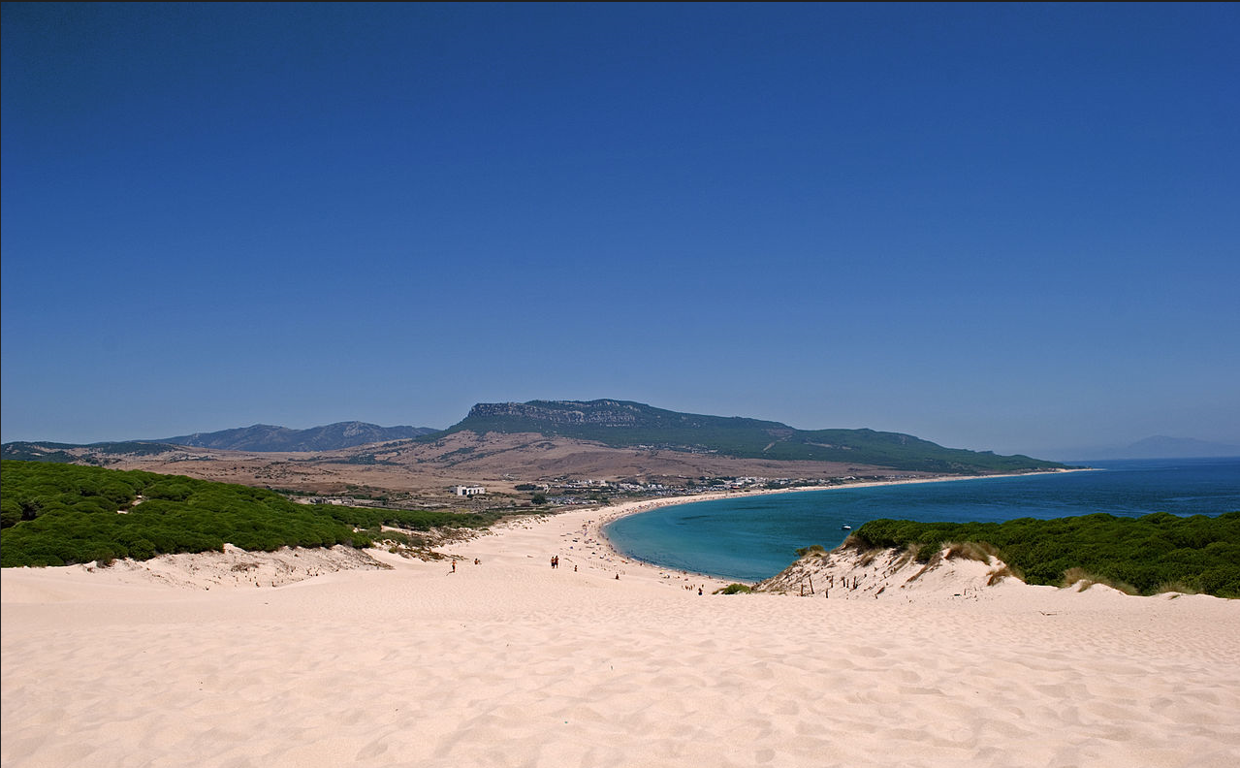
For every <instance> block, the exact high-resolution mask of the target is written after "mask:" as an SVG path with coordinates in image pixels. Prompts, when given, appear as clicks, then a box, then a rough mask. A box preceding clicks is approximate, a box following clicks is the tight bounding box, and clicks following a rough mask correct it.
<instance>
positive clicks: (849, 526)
mask: <svg viewBox="0 0 1240 768" xmlns="http://www.w3.org/2000/svg"><path fill="white" fill-rule="evenodd" d="M840 530H841V531H851V530H852V526H851V525H841V526H840Z"/></svg>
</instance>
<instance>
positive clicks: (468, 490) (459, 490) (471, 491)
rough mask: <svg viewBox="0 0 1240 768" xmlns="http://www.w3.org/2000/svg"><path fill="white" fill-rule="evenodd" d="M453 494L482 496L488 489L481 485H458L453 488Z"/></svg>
mask: <svg viewBox="0 0 1240 768" xmlns="http://www.w3.org/2000/svg"><path fill="white" fill-rule="evenodd" d="M452 492H453V493H455V494H456V495H457V496H481V495H483V494H484V493H486V492H487V489H486V488H483V487H482V486H481V485H456V486H453V487H452Z"/></svg>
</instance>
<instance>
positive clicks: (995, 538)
mask: <svg viewBox="0 0 1240 768" xmlns="http://www.w3.org/2000/svg"><path fill="white" fill-rule="evenodd" d="M946 542H979V543H988V544H990V545H992V546H993V547H995V548H997V550H998V555H999V558H1000V559H1001V560H1003V561H1004V562H1005V563H1007V564H1008V565H1009V566H1011V567H1012V568H1014V569H1017V570H1019V571H1020V572H1021V573H1022V574H1023V576H1024V579H1025V581H1026V582H1027V583H1029V584H1052V585H1059V584H1061V583H1062V582H1063V580H1064V576H1065V573H1067V572H1068V571H1069V570H1071V569H1080V570H1079V571H1078V573H1079V572H1080V571H1083V572H1084V573H1087V574H1089V575H1090V576H1092V577H1094V578H1099V579H1102V580H1108V581H1111V582H1114V583H1116V584H1118V585H1121V586H1124V585H1128V586H1131V587H1132V589H1133V591H1135V592H1136V593H1138V594H1143V595H1149V594H1154V593H1156V592H1161V591H1165V590H1167V589H1176V590H1177V591H1192V592H1204V593H1206V594H1211V595H1218V596H1220V597H1240V512H1228V513H1226V514H1222V515H1219V516H1217V517H1207V516H1205V515H1194V516H1192V517H1176V516H1175V515H1170V514H1167V513H1166V512H1160V513H1156V514H1152V515H1146V516H1145V517H1140V518H1130V517H1116V516H1114V515H1107V514H1096V515H1084V516H1081V517H1063V518H1059V519H1055V520H1035V519H1033V518H1030V517H1023V518H1020V519H1018V520H1009V521H1007V522H1004V523H917V522H913V521H910V520H872V521H870V522H868V523H866V524H865V525H862V526H861V527H860V528H859V529H858V530H857V531H856V532H855V533H853V535H852V536H851V537H850V538H849V541H847V542H845V546H858V547H862V548H870V547H900V548H903V547H909V546H916V547H917V548H918V559H920V560H923V561H924V560H927V559H929V558H930V557H932V556H933V555H934V553H936V552H938V551H939V550H940V549H941V548H942V546H943V545H944V543H946Z"/></svg>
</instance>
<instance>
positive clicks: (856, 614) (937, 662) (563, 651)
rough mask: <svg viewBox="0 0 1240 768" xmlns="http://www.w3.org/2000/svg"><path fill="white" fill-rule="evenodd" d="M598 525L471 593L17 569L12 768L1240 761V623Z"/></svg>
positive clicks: (1235, 616)
mask: <svg viewBox="0 0 1240 768" xmlns="http://www.w3.org/2000/svg"><path fill="white" fill-rule="evenodd" d="M598 519H599V513H597V512H573V513H569V514H565V515H561V516H558V517H554V518H549V519H545V520H543V521H540V522H527V523H520V524H516V525H512V526H509V527H508V528H507V529H506V530H503V531H502V532H500V533H499V534H497V535H489V536H484V537H481V538H478V539H476V540H473V541H469V542H464V543H461V544H457V545H454V546H453V547H452V548H450V550H449V551H451V552H454V553H455V554H457V555H459V556H461V557H463V558H465V559H464V560H461V561H460V562H458V565H457V572H456V573H450V572H449V569H450V566H449V564H448V563H447V562H439V563H421V562H412V561H405V560H402V559H400V558H397V557H394V556H390V555H387V554H386V553H381V554H380V555H379V557H380V558H381V559H383V560H384V561H385V562H389V563H391V564H392V565H393V566H394V568H393V569H392V570H384V571H365V570H354V571H340V572H334V573H326V574H325V575H320V576H317V577H314V578H310V579H307V580H304V581H300V582H297V583H291V584H287V585H285V586H277V587H275V588H272V587H270V586H266V585H264V584H262V582H261V579H260V580H259V585H258V586H254V585H253V584H249V585H248V586H246V585H244V584H242V585H240V586H228V585H227V584H225V583H224V580H222V579H220V580H215V581H212V580H211V578H213V577H210V578H206V580H205V581H203V580H202V579H203V578H204V577H203V574H202V573H201V572H199V573H197V576H196V578H198V579H199V581H192V583H187V584H185V585H182V586H180V587H177V586H169V583H170V582H171V581H173V579H171V578H170V577H168V576H167V575H165V576H164V577H163V578H160V579H156V578H153V577H152V578H145V577H143V576H142V574H141V573H140V569H139V570H124V569H118V568H112V569H105V570H97V571H95V572H93V573H91V572H87V571H86V570H85V569H83V568H58V569H42V570H24V569H22V570H16V569H5V570H4V572H3V575H2V577H0V586H2V593H3V594H2V601H3V622H2V640H3V652H2V654H0V656H2V678H3V741H2V746H0V761H2V763H3V765H4V766H14V767H15V768H16V766H22V767H23V768H26V767H29V768H37V767H38V766H56V767H60V766H79V765H80V766H92V767H98V766H152V767H154V766H184V765H202V766H229V767H230V768H240V767H241V766H298V767H301V766H342V765H362V766H388V765H392V766H396V765H403V766H453V767H454V768H457V767H459V766H543V765H545V766H557V767H558V766H755V765H777V766H834V765H838V766H850V767H851V766H879V765H881V766H925V765H934V766H940V765H943V766H946V765H951V766H958V765H968V766H972V765H996V766H1003V767H1004V768H1010V767H1012V766H1125V767H1126V768H1127V767H1128V766H1219V767H1220V768H1222V767H1223V766H1228V767H1229V768H1230V767H1231V766H1235V765H1238V764H1240V715H1238V714H1237V713H1240V602H1237V601H1225V600H1219V599H1215V598H1209V597H1179V598H1177V599H1168V598H1166V597H1159V598H1133V597H1125V596H1122V595H1118V594H1117V593H1114V592H1111V591H1109V590H1105V589H1102V588H1095V589H1091V590H1089V591H1087V592H1083V593H1077V592H1073V591H1067V590H1064V591H1060V590H1053V589H1046V588H1032V587H1023V586H1019V585H1011V584H1009V585H1005V586H1003V587H1001V588H1000V589H998V590H997V591H995V592H993V593H988V596H987V599H979V600H966V599H962V598H955V597H953V594H955V593H954V592H950V591H949V590H951V589H952V588H953V587H952V582H951V581H950V580H943V579H940V580H939V581H940V588H939V589H928V588H927V589H924V590H922V591H921V592H919V593H918V599H916V600H913V601H912V602H909V601H907V600H883V599H879V600H834V599H818V598H805V599H801V598H797V597H784V596H776V595H735V596H712V595H711V594H710V591H711V589H712V587H715V586H717V585H718V584H717V583H713V582H707V581H705V580H703V579H701V578H700V577H686V576H682V575H681V574H674V573H670V572H664V571H660V570H659V569H656V568H651V567H648V566H640V565H637V564H635V563H632V562H626V561H624V560H623V559H622V558H619V557H617V556H615V555H614V554H612V553H610V551H609V550H607V549H606V548H605V547H604V546H601V545H600V544H599V543H597V534H596V533H595V531H594V530H593V529H592V528H591V527H590V524H589V521H591V520H594V521H597V520H598ZM557 553H558V554H559V555H560V556H561V567H560V568H559V569H558V570H555V571H553V570H552V569H551V568H550V565H549V560H550V557H551V556H552V555H554V554H557ZM218 557H223V556H218ZM475 557H478V558H481V560H482V563H481V565H474V564H473V559H474V558H475ZM285 559H286V560H287V556H286V558H285ZM300 559H301V558H300V556H299V557H297V558H296V560H297V561H299V562H300ZM195 563H197V564H198V565H196V566H195V567H196V568H198V569H199V570H200V571H201V570H203V569H205V570H207V571H211V570H212V569H218V570H219V571H220V573H223V572H224V569H231V567H232V566H230V565H227V564H222V563H213V562H211V561H210V559H209V558H204V559H200V560H196V561H195ZM234 564H235V563H234ZM574 565H576V566H578V570H577V571H576V572H574V570H573V566H574ZM158 567H160V568H163V567H165V566H158ZM322 567H324V568H327V567H328V566H327V565H323V566H322ZM184 570H187V569H182V571H184ZM251 570H253V569H251ZM232 572H233V571H231V570H228V571H227V573H232ZM247 572H248V571H247ZM308 572H309V571H308V570H307V573H308ZM273 573H274V572H273ZM617 573H619V574H620V579H619V580H618V581H617V580H616V579H615V578H614V577H615V575H616V574H617ZM156 582H160V583H156ZM689 584H692V585H698V584H705V585H706V590H705V591H706V594H704V595H702V596H699V595H698V594H697V590H696V589H692V590H687V589H685V588H684V587H685V586H686V585H689ZM205 586H211V587H212V588H211V589H210V590H206V589H205V588H204V587H205ZM936 595H937V599H936Z"/></svg>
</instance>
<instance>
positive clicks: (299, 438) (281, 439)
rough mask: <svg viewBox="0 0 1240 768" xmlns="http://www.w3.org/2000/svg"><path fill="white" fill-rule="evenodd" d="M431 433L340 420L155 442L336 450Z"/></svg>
mask: <svg viewBox="0 0 1240 768" xmlns="http://www.w3.org/2000/svg"><path fill="white" fill-rule="evenodd" d="M435 431H436V430H434V429H430V428H428V427H380V426H378V425H377V424H366V423H364V422H361V421H341V422H337V423H335V424H328V425H327V426H323V427H311V428H310V429H289V428H288V427H275V426H271V425H268V424H255V425H254V426H251V427H241V428H239V429H224V430H220V431H219V432H195V433H194V434H192V435H180V436H178V437H169V438H164V439H162V440H160V441H159V442H161V443H173V444H176V445H188V446H192V447H194V448H214V449H216V450H220V451H336V450H340V449H341V448H352V447H353V446H355V445H366V444H368V443H381V442H385V441H388V440H408V439H410V438H414V437H421V436H422V435H427V434H431V433H433V432H435Z"/></svg>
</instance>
